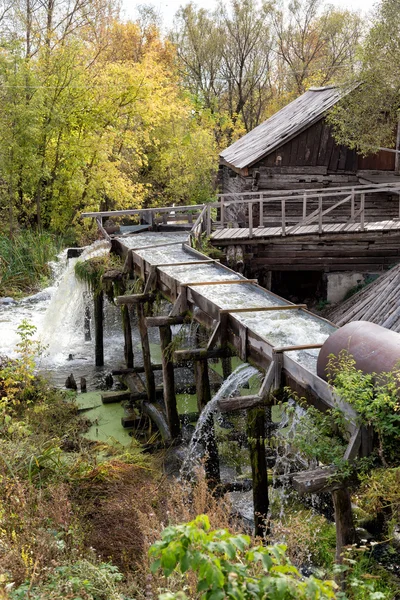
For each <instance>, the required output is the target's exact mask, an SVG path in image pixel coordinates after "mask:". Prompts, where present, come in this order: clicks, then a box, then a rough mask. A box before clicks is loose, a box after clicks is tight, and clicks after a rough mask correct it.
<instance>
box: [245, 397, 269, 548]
mask: <svg viewBox="0 0 400 600" xmlns="http://www.w3.org/2000/svg"><path fill="white" fill-rule="evenodd" d="M264 436H265V409H264V408H252V409H251V410H248V411H247V437H248V444H249V450H250V462H251V472H252V478H253V502H254V524H255V531H254V533H255V535H257V536H260V537H265V535H266V533H267V530H268V527H267V524H266V518H267V514H268V506H269V503H268V473H267V462H266V458H265V437H264Z"/></svg>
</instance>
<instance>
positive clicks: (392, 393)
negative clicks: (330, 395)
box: [327, 350, 400, 467]
mask: <svg viewBox="0 0 400 600" xmlns="http://www.w3.org/2000/svg"><path fill="white" fill-rule="evenodd" d="M327 372H328V378H329V382H330V383H331V384H332V385H333V386H334V387H335V389H336V390H337V392H338V394H339V395H340V397H341V398H342V400H344V401H345V402H347V403H348V404H350V406H352V407H353V408H354V409H355V410H356V411H357V413H358V415H359V419H360V422H361V423H362V424H363V425H367V426H372V427H373V428H374V431H375V432H376V435H377V437H378V452H379V458H380V460H381V462H382V464H383V466H385V467H387V466H389V465H392V466H394V465H398V464H399V452H398V443H399V439H400V399H399V391H398V390H399V384H400V366H399V365H397V366H396V367H394V368H393V369H392V371H390V372H387V373H379V374H377V373H363V372H362V371H361V370H359V369H357V368H356V361H355V360H354V358H353V357H352V356H351V355H350V354H349V353H348V352H347V350H342V351H341V352H340V353H339V356H337V357H335V356H333V355H331V356H330V360H329V363H328V367H327Z"/></svg>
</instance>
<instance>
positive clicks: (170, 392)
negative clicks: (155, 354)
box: [160, 325, 180, 439]
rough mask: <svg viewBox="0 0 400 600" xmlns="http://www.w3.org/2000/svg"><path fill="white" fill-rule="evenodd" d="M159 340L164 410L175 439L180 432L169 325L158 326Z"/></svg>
mask: <svg viewBox="0 0 400 600" xmlns="http://www.w3.org/2000/svg"><path fill="white" fill-rule="evenodd" d="M160 341H161V353H162V355H161V362H162V373H163V385H164V402H165V410H166V413H167V421H168V426H169V430H170V432H171V437H172V439H176V438H177V437H178V436H179V434H180V422H179V415H178V409H177V406H176V396H175V376H174V364H173V362H172V360H171V358H170V357H169V356H168V351H169V348H168V346H169V345H170V343H171V342H172V333H171V327H170V326H169V325H163V326H162V327H160Z"/></svg>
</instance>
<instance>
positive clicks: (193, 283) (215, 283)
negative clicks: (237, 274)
mask: <svg viewBox="0 0 400 600" xmlns="http://www.w3.org/2000/svg"><path fill="white" fill-rule="evenodd" d="M257 281H258V280H257V279H222V280H221V281H194V282H190V283H181V284H180V286H181V287H194V286H196V287H198V286H202V285H230V284H232V283H237V284H241V283H257Z"/></svg>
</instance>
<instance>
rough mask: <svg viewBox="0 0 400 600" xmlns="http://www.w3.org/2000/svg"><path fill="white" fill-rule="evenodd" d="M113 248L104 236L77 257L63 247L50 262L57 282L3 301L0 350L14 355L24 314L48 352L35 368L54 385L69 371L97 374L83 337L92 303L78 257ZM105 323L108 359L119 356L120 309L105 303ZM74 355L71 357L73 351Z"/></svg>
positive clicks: (95, 254)
mask: <svg viewBox="0 0 400 600" xmlns="http://www.w3.org/2000/svg"><path fill="white" fill-rule="evenodd" d="M109 251H110V243H109V242H107V241H105V240H101V241H97V242H94V243H93V244H91V245H90V246H88V247H86V248H85V249H84V250H83V252H82V254H81V256H80V257H79V259H77V258H70V259H68V258H67V251H66V250H65V251H63V252H61V254H60V255H59V256H58V260H57V261H55V262H52V263H50V264H49V266H50V268H51V270H52V273H53V283H52V285H51V286H49V287H48V288H46V289H44V290H42V291H41V292H39V293H38V294H35V295H33V296H30V297H27V298H24V299H23V300H21V301H19V302H17V303H16V304H15V303H14V304H13V305H10V306H0V332H1V335H0V355H6V356H9V357H11V358H12V357H15V356H16V352H15V348H16V344H17V343H18V342H19V336H18V333H17V328H18V326H19V325H20V323H21V322H22V320H24V319H26V320H27V321H28V322H29V323H31V324H32V325H34V326H35V327H36V330H37V332H36V335H35V338H36V339H38V340H39V341H40V342H41V344H42V346H44V347H45V352H44V355H43V356H42V357H40V359H39V361H38V364H37V367H38V369H39V370H40V371H41V372H43V373H45V375H46V376H47V377H49V378H50V379H51V380H52V382H53V383H54V384H56V385H58V384H59V385H63V383H64V381H65V378H66V376H67V375H68V374H69V373H70V372H71V371H72V370H73V371H74V374H75V376H81V375H83V376H85V377H89V378H90V377H92V376H93V377H95V379H96V378H97V375H96V376H95V371H96V373H97V370H96V369H95V368H94V365H93V362H94V360H93V359H94V353H93V343H94V342H93V341H85V335H84V311H85V305H86V304H87V305H90V309H91V311H92V306H91V304H92V302H91V294H88V291H87V288H86V287H85V284H83V283H81V282H79V281H77V280H76V278H75V272H74V267H75V263H76V262H77V260H87V259H89V258H94V257H97V256H104V255H106V254H108V252H109ZM104 308H105V328H106V334H107V347H106V349H105V350H106V352H105V354H106V356H105V358H106V361H107V359H108V358H109V359H111V357H112V359H113V360H115V358H117V359H118V358H119V357H120V355H121V347H122V348H123V346H122V345H121V339H122V333H121V331H122V330H121V325H120V322H119V321H118V323H117V320H118V319H119V318H120V317H119V311H118V310H117V309H116V308H115V307H113V306H111V305H110V304H109V303H105V307H104ZM70 355H73V357H74V358H73V360H70V359H71V356H70Z"/></svg>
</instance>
